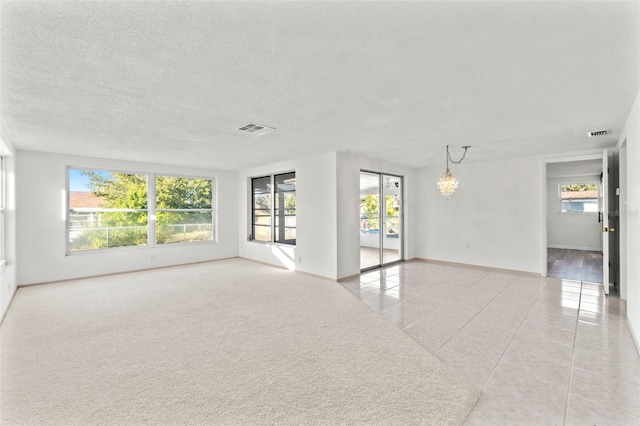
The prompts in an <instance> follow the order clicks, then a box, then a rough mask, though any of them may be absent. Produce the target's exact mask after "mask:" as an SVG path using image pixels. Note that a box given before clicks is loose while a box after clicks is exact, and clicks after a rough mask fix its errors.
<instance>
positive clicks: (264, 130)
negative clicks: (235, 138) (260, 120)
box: [238, 123, 275, 135]
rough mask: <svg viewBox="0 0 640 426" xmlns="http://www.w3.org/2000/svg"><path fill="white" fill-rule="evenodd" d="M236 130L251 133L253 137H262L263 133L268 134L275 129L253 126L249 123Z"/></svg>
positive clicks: (261, 125)
mask: <svg viewBox="0 0 640 426" xmlns="http://www.w3.org/2000/svg"><path fill="white" fill-rule="evenodd" d="M238 130H241V131H243V132H247V133H253V134H254V135H264V134H265V133H269V132H270V131H272V130H275V127H269V126H265V125H264V124H255V123H249V124H245V125H244V126H240V127H238Z"/></svg>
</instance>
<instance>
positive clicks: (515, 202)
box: [417, 151, 543, 273]
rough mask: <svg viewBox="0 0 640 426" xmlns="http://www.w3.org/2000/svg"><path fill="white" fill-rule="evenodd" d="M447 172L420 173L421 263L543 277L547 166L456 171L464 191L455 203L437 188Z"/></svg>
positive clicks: (528, 161)
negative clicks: (438, 181)
mask: <svg viewBox="0 0 640 426" xmlns="http://www.w3.org/2000/svg"><path fill="white" fill-rule="evenodd" d="M471 155H472V152H471V151H470V154H469V157H470V156H471ZM443 172H444V170H442V169H440V168H430V169H427V170H424V171H422V172H421V173H420V177H419V191H420V195H419V196H418V198H417V200H418V203H419V208H418V210H419V211H420V218H421V219H420V223H421V228H420V229H419V231H420V237H419V240H420V243H421V244H420V248H419V257H421V258H425V259H431V260H440V261H448V262H459V263H466V264H470V265H481V266H487V267H493V268H503V269H512V270H517V271H525V272H534V273H541V264H542V261H541V250H540V247H541V244H542V242H543V240H542V236H541V234H540V229H542V223H541V216H540V213H541V211H542V205H543V177H542V176H543V166H542V163H541V160H540V159H538V158H519V159H511V160H500V161H490V162H482V163H473V162H464V163H462V164H461V165H454V166H453V167H452V173H453V174H454V176H456V177H457V179H458V180H459V182H460V186H459V187H458V189H457V191H456V192H455V193H454V194H453V195H452V196H451V197H450V199H446V198H445V197H443V196H442V195H441V194H440V192H439V191H438V188H437V186H436V182H437V180H438V178H439V177H440V176H441V175H442V173H443ZM467 243H468V247H469V248H466V247H467Z"/></svg>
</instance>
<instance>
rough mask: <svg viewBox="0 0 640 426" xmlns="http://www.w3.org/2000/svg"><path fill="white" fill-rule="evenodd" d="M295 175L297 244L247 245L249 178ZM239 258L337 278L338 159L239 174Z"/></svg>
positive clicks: (325, 156)
mask: <svg viewBox="0 0 640 426" xmlns="http://www.w3.org/2000/svg"><path fill="white" fill-rule="evenodd" d="M288 171H295V172H296V245H295V246H288V245H286V244H267V243H261V242H256V241H248V235H249V233H250V232H251V230H250V227H251V222H250V210H249V206H250V193H251V178H253V177H260V176H267V175H271V174H277V173H282V172H288ZM238 179H239V188H240V189H239V193H240V198H239V204H238V205H239V212H240V214H239V216H240V226H239V229H240V246H239V254H240V257H245V258H248V259H252V260H257V261H260V262H264V263H269V264H272V265H277V266H281V267H285V268H287V269H291V270H298V271H302V272H307V273H311V274H315V275H320V276H324V277H329V278H333V279H335V278H336V262H337V256H336V237H335V229H336V226H337V225H336V197H335V188H336V154H335V153H328V154H323V155H319V156H314V157H309V158H302V159H299V160H294V161H287V162H282V163H277V164H269V165H264V166H261V167H257V168H253V169H249V170H243V171H241V172H240V174H239V178H238Z"/></svg>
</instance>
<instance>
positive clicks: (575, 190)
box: [559, 182, 598, 213]
mask: <svg viewBox="0 0 640 426" xmlns="http://www.w3.org/2000/svg"><path fill="white" fill-rule="evenodd" d="M559 192H560V212H561V213H568V212H572V213H573V212H579V213H582V212H593V213H595V212H597V211H598V184H597V183H593V182H588V183H565V184H560V188H559Z"/></svg>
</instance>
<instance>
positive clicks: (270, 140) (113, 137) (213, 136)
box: [1, 1, 640, 169]
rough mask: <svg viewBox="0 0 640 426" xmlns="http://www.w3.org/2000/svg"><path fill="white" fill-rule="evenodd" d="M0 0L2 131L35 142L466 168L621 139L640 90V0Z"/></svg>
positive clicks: (104, 152) (233, 157)
mask: <svg viewBox="0 0 640 426" xmlns="http://www.w3.org/2000/svg"><path fill="white" fill-rule="evenodd" d="M1 8H2V9H1V14H2V17H1V19H2V20H1V49H2V50H1V55H2V56H1V60H2V65H1V66H2V81H1V83H2V86H1V107H2V125H3V126H4V127H5V130H6V131H7V133H8V134H9V137H10V139H11V141H12V142H13V144H14V145H15V146H16V148H18V149H25V150H39V151H48V152H59V153H69V154H81V155H88V156H94V157H105V158H116V159H128V160H137V161H147V162H153V163H167V164H177V165H191V166H198V167H207V168H218V169H241V168H247V167H252V166H255V165H258V164H261V163H265V162H266V163H271V162H276V161H279V160H285V159H293V158H299V157H302V156H310V155H315V154H320V153H325V152H329V151H343V150H346V149H349V150H350V151H351V152H355V153H359V154H361V155H364V156H367V157H372V158H380V159H384V160H386V161H389V162H393V163H398V164H403V165H407V166H411V167H416V168H419V167H424V166H427V165H431V164H437V165H440V164H441V163H443V162H444V146H445V145H447V144H449V145H452V146H453V147H456V148H453V151H452V156H453V157H457V156H458V154H459V152H458V151H460V152H461V150H459V147H460V146H462V145H472V148H471V150H470V151H469V155H468V157H467V158H468V160H467V161H479V160H486V159H491V158H511V157H517V156H526V155H546V154H556V153H564V152H574V151H584V150H590V149H595V148H601V147H605V146H613V145H614V144H615V141H616V139H617V135H618V134H619V132H620V130H621V127H622V125H623V124H624V120H625V119H626V117H627V115H628V113H629V111H630V109H631V105H632V103H633V100H634V98H635V95H636V94H637V92H638V88H639V78H640V65H639V60H638V56H639V50H640V47H639V30H638V28H639V20H640V19H639V18H640V6H639V2H636V1H630V2H612V1H603V2H543V1H534V2H526V1H517V2H454V1H448V2H395V1H394V2H270V1H264V2H241V1H230V2H208V1H201V2H151V1H143V2H133V1H126V2H125V1H123V2H57V1H54V2H27V1H17V2H9V1H3V2H2V4H1ZM249 122H255V123H259V124H266V125H268V126H272V127H275V128H276V130H275V131H273V132H271V133H269V134H266V135H262V136H257V135H252V134H247V133H243V132H240V131H238V130H237V128H238V127H239V126H242V125H244V124H246V123H249ZM600 129H610V130H611V131H612V133H611V134H610V135H608V136H605V137H601V138H587V137H586V133H587V132H588V131H591V130H600Z"/></svg>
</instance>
